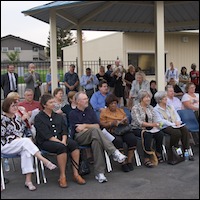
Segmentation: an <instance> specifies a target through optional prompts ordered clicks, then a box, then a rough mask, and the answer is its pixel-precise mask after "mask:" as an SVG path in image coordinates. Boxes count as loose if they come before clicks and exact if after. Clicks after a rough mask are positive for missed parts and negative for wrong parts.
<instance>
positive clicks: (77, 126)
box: [76, 124, 86, 133]
mask: <svg viewBox="0 0 200 200" xmlns="http://www.w3.org/2000/svg"><path fill="white" fill-rule="evenodd" d="M85 129H86V127H85V124H76V132H78V133H79V132H81V131H83V130H85Z"/></svg>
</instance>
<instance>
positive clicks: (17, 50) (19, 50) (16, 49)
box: [14, 47, 22, 52]
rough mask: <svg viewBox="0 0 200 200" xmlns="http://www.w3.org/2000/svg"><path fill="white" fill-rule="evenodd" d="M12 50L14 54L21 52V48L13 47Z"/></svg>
mask: <svg viewBox="0 0 200 200" xmlns="http://www.w3.org/2000/svg"><path fill="white" fill-rule="evenodd" d="M14 50H15V51H16V52H21V50H22V49H21V47H15V48H14Z"/></svg>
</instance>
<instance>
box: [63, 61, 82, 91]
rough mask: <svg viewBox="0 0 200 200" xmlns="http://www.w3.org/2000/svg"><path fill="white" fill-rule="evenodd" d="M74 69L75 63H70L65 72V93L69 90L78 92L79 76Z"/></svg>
mask: <svg viewBox="0 0 200 200" xmlns="http://www.w3.org/2000/svg"><path fill="white" fill-rule="evenodd" d="M74 70H75V65H74V64H71V65H70V68H69V71H68V72H67V73H65V76H64V84H65V87H66V94H68V92H69V91H76V92H78V85H79V77H78V74H77V73H76V72H75V71H74Z"/></svg>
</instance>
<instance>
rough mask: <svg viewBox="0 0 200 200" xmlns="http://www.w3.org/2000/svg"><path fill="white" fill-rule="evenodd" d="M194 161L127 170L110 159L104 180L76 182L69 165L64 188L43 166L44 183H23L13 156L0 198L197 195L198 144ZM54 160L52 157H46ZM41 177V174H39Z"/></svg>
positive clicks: (167, 196)
mask: <svg viewBox="0 0 200 200" xmlns="http://www.w3.org/2000/svg"><path fill="white" fill-rule="evenodd" d="M193 153H194V156H195V161H187V162H186V161H184V162H181V163H179V164H177V165H169V164H167V163H166V162H165V163H161V164H159V165H158V166H157V167H155V168H147V167H145V166H144V165H142V166H139V167H137V166H134V170H133V171H131V172H126V173H125V172H122V171H121V166H120V164H118V163H116V162H114V161H113V160H112V159H111V162H112V168H113V171H112V172H110V173H106V177H107V179H108V182H106V183H98V182H97V180H95V178H94V173H93V165H90V167H91V173H90V174H88V175H85V176H84V178H85V179H86V181H87V183H86V184H85V185H78V184H77V183H75V182H73V180H72V171H71V168H70V165H68V169H67V181H68V188H60V187H59V186H58V182H57V180H58V176H59V171H58V169H56V170H53V171H50V170H48V169H46V170H45V173H46V176H47V183H46V184H44V183H41V184H39V185H37V184H36V176H35V174H34V175H33V183H34V184H35V185H36V186H37V190H36V191H29V190H28V189H27V188H25V187H24V180H25V177H24V175H22V174H21V169H20V159H16V160H15V165H16V171H13V170H10V171H9V172H5V177H6V178H8V179H9V183H8V184H6V189H5V190H3V191H2V192H1V199H199V145H197V146H194V147H193ZM49 158H50V159H52V161H54V162H56V161H55V160H54V159H55V157H49ZM41 177H42V176H41Z"/></svg>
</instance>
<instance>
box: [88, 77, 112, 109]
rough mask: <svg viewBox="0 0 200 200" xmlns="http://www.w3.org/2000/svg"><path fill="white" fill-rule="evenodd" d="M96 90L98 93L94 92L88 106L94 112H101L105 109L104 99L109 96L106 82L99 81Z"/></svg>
mask: <svg viewBox="0 0 200 200" xmlns="http://www.w3.org/2000/svg"><path fill="white" fill-rule="evenodd" d="M98 88H99V91H97V92H95V93H94V94H93V95H92V97H91V99H90V104H91V105H92V108H93V109H94V111H95V112H98V111H99V112H101V110H102V109H103V108H105V99H106V97H107V96H108V95H109V94H110V93H109V91H108V83H107V81H106V80H102V81H100V82H99V85H98Z"/></svg>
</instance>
